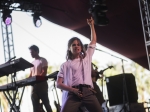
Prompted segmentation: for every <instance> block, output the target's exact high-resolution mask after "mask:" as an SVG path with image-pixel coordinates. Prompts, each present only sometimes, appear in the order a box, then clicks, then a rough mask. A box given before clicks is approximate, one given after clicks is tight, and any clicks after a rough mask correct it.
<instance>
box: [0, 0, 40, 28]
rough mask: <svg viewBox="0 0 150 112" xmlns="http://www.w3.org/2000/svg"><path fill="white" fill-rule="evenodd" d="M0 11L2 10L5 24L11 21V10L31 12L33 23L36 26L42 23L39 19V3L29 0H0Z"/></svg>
mask: <svg viewBox="0 0 150 112" xmlns="http://www.w3.org/2000/svg"><path fill="white" fill-rule="evenodd" d="M0 11H1V12H2V14H3V15H2V19H3V22H4V23H5V24H6V25H10V24H11V22H12V16H11V13H12V11H23V12H30V13H33V14H32V16H33V23H34V25H35V26H36V27H40V26H41V25H42V21H41V19H40V16H41V13H42V11H41V4H40V3H34V2H32V1H31V0H1V1H0Z"/></svg>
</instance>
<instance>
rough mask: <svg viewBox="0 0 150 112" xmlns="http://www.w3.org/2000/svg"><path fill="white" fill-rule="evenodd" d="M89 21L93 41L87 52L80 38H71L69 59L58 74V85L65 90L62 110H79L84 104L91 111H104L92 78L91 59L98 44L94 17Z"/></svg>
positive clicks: (71, 111)
mask: <svg viewBox="0 0 150 112" xmlns="http://www.w3.org/2000/svg"><path fill="white" fill-rule="evenodd" d="M87 23H88V25H89V26H90V29H91V42H90V43H89V45H88V48H87V50H86V52H85V50H84V47H83V44H82V42H81V40H80V39H79V38H77V37H73V38H71V39H70V40H69V41H68V49H67V55H66V59H67V61H66V62H65V63H63V64H62V65H61V68H60V70H59V73H58V76H57V87H58V88H60V89H61V90H63V97H62V108H61V112H77V111H78V108H79V107H80V105H84V106H85V107H86V108H87V109H88V111H89V112H102V108H101V106H100V105H99V102H98V100H97V98H96V97H95V95H94V92H95V91H94V90H93V83H92V79H91V61H92V55H93V53H94V51H95V46H96V33H95V28H94V20H93V18H91V19H87Z"/></svg>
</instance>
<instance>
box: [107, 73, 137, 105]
mask: <svg viewBox="0 0 150 112" xmlns="http://www.w3.org/2000/svg"><path fill="white" fill-rule="evenodd" d="M124 75H125V81H126V88H127V95H128V100H129V103H137V100H138V93H137V89H136V83H135V77H134V75H133V74H131V73H125V74H119V75H115V76H110V77H106V86H107V91H108V98H109V105H110V106H113V105H119V104H123V77H124ZM125 101H127V98H126V97H125Z"/></svg>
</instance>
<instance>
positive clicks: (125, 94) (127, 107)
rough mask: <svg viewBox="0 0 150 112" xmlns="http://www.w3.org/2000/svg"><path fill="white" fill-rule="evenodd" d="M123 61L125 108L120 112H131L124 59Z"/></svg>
mask: <svg viewBox="0 0 150 112" xmlns="http://www.w3.org/2000/svg"><path fill="white" fill-rule="evenodd" d="M121 61H122V71H123V107H122V109H121V110H120V111H119V112H122V111H123V110H124V112H130V107H129V99H128V92H127V87H126V78H125V72H124V66H123V59H121ZM126 104H127V106H126Z"/></svg>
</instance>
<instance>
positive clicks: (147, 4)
mask: <svg viewBox="0 0 150 112" xmlns="http://www.w3.org/2000/svg"><path fill="white" fill-rule="evenodd" d="M139 7H140V14H141V20H142V27H143V34H144V40H145V48H146V54H147V60H148V66H149V70H150V13H149V11H150V0H139Z"/></svg>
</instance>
